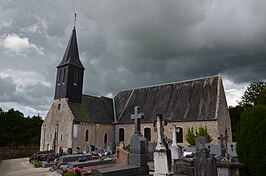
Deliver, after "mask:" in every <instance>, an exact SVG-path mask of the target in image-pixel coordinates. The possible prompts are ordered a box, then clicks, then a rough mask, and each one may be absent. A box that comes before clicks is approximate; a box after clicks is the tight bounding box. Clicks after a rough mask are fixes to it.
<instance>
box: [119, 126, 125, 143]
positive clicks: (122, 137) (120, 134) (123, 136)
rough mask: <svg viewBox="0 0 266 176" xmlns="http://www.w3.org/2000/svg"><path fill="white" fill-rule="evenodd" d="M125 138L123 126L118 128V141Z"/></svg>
mask: <svg viewBox="0 0 266 176" xmlns="http://www.w3.org/2000/svg"><path fill="white" fill-rule="evenodd" d="M124 140H125V130H124V128H119V142H121V141H124Z"/></svg>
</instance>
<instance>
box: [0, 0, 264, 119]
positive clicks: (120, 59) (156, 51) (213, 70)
mask: <svg viewBox="0 0 266 176" xmlns="http://www.w3.org/2000/svg"><path fill="white" fill-rule="evenodd" d="M265 9H266V1H265V0H252V1H251V0H223V1H220V0H166V1H162V0H106V1H99V0H77V1H71V0H57V1H54V0H38V1H36V0H16V1H15V0H0V16H1V18H0V107H2V108H3V109H4V110H7V109H10V108H15V109H18V110H20V111H22V112H23V113H24V115H26V116H28V115H30V116H31V115H33V114H37V113H40V114H41V115H42V116H45V114H46V113H47V111H48V109H49V107H50V105H51V103H52V100H53V96H54V83H55V75H56V66H57V65H58V64H59V62H60V61H61V59H62V57H63V54H64V50H65V48H66V45H67V42H68V40H69V37H70V34H71V30H72V28H73V19H74V15H73V14H74V13H77V24H76V29H77V37H78V44H79V52H80V57H81V60H82V62H83V65H84V66H85V68H86V70H85V80H84V81H85V83H84V87H83V92H84V93H86V94H91V95H103V96H113V95H115V94H116V93H117V92H118V91H119V90H123V89H128V88H133V87H140V86H147V85H151V84H152V85H153V84H158V83H165V82H173V81H181V80H187V79H194V78H199V77H205V76H211V75H217V74H219V73H221V75H222V77H223V82H224V86H225V90H226V95H227V101H228V104H229V105H236V100H239V99H240V97H241V95H242V94H243V91H244V90H245V88H246V86H247V85H248V84H249V83H250V82H253V81H258V80H263V81H265V80H266V69H265V68H266V10H265Z"/></svg>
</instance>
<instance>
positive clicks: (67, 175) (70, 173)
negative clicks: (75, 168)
mask: <svg viewBox="0 0 266 176" xmlns="http://www.w3.org/2000/svg"><path fill="white" fill-rule="evenodd" d="M63 176H77V174H76V173H75V172H72V171H70V172H67V173H64V174H63Z"/></svg>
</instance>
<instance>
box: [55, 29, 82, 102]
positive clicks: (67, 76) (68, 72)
mask: <svg viewBox="0 0 266 176" xmlns="http://www.w3.org/2000/svg"><path fill="white" fill-rule="evenodd" d="M84 70H85V68H84V67H83V65H82V63H81V61H80V59H79V52H78V44H77V37H76V29H75V25H74V28H73V30H72V34H71V36H70V39H69V42H68V45H67V48H66V50H65V54H64V57H63V59H62V61H61V62H60V64H59V65H58V66H57V76H56V86H55V96H54V99H55V100H56V99H61V98H68V101H69V102H75V103H81V99H82V87H83V76H84Z"/></svg>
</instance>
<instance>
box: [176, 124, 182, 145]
mask: <svg viewBox="0 0 266 176" xmlns="http://www.w3.org/2000/svg"><path fill="white" fill-rule="evenodd" d="M176 142H177V143H183V128H181V127H177V128H176Z"/></svg>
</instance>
